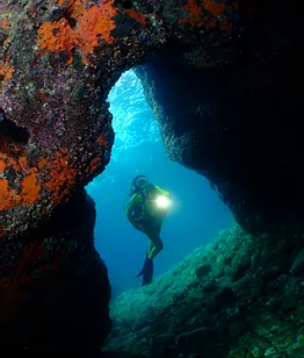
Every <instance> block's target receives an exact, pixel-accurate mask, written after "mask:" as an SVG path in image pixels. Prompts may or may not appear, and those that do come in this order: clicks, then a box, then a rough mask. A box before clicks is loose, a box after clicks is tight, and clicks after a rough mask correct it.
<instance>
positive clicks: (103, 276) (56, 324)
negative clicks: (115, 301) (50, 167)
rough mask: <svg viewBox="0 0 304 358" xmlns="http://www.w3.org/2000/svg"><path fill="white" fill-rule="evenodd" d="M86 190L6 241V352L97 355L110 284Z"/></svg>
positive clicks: (0, 332) (1, 331) (1, 282)
mask: <svg viewBox="0 0 304 358" xmlns="http://www.w3.org/2000/svg"><path fill="white" fill-rule="evenodd" d="M94 225H95V207H94V203H93V201H92V199H90V198H89V197H88V196H87V194H86V193H85V191H84V190H81V191H80V192H79V193H77V195H76V196H74V197H73V199H72V200H71V201H70V202H69V203H68V204H64V205H61V206H59V207H57V209H56V210H55V211H54V215H53V218H52V221H51V222H50V223H46V224H45V225H43V226H42V227H41V228H40V230H39V233H37V232H36V231H33V232H31V234H30V236H29V237H24V238H23V239H22V238H20V240H19V242H18V243H17V244H16V243H14V242H11V243H6V244H5V245H3V244H2V245H1V251H0V273H1V279H0V354H1V356H3V357H24V356H26V357H41V356H43V357H55V356H61V355H65V356H68V357H84V356H88V357H95V356H97V354H99V353H100V349H101V346H102V344H103V341H104V340H105V338H106V336H107V335H108V333H109V331H110V328H111V322H110V319H109V300H110V284H109V281H108V273H107V269H106V267H105V265H104V263H103V261H102V260H101V259H100V257H99V255H98V254H97V252H96V251H95V248H94V239H93V230H94Z"/></svg>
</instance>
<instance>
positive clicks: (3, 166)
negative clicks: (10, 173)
mask: <svg viewBox="0 0 304 358" xmlns="http://www.w3.org/2000/svg"><path fill="white" fill-rule="evenodd" d="M5 169H6V164H5V162H4V161H3V160H0V173H3V172H4V170H5Z"/></svg>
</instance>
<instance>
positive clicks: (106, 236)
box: [87, 71, 233, 298]
mask: <svg viewBox="0 0 304 358" xmlns="http://www.w3.org/2000/svg"><path fill="white" fill-rule="evenodd" d="M108 101H109V103H110V111H111V113H112V114H113V127H114V131H115V133H116V137H115V144H114V147H113V150H112V157H111V161H110V164H109V165H108V167H107V168H106V170H105V171H104V172H103V173H102V174H101V175H100V176H99V177H97V178H96V179H95V180H94V181H93V182H91V183H90V184H89V185H88V186H87V191H88V193H89V194H90V195H91V196H92V197H93V199H94V200H95V202H96V210H97V221H96V227H95V246H96V249H97V250H98V252H99V253H100V255H101V257H102V258H103V260H104V261H105V263H106V265H107V267H108V270H109V277H110V281H111V284H112V288H113V298H115V296H117V295H118V294H119V293H121V292H122V291H124V290H127V289H130V288H135V287H139V286H140V285H141V278H138V279H134V277H135V276H136V275H137V273H138V272H139V271H140V270H141V268H142V265H143V262H144V258H145V252H146V250H147V247H148V240H147V239H146V237H145V236H144V235H143V234H142V233H141V232H139V231H136V230H135V229H134V228H133V227H132V226H131V224H130V223H129V222H128V220H127V218H126V217H125V215H124V211H123V206H122V205H123V200H124V198H125V197H126V196H127V195H128V193H129V188H130V182H131V181H132V179H133V178H134V176H136V175H137V174H139V173H144V174H146V175H147V176H148V178H149V180H150V181H151V182H152V183H154V184H156V185H159V186H161V187H163V188H164V189H166V190H168V191H170V192H171V194H172V195H173V197H174V202H173V203H172V206H171V208H170V211H169V215H168V217H167V218H166V219H165V221H164V225H163V229H162V234H161V237H162V239H163V242H164V250H163V251H162V252H161V253H160V254H159V256H157V257H156V259H155V264H154V267H155V277H157V276H159V275H161V274H163V273H164V272H166V271H167V270H169V269H170V268H171V267H172V266H173V265H174V264H176V263H178V262H179V261H180V260H182V259H183V258H184V257H185V256H186V255H188V254H189V253H190V252H191V251H192V250H194V249H195V248H197V247H198V246H200V245H202V244H204V243H207V242H209V241H210V240H212V238H213V237H214V236H216V234H217V233H218V231H219V230H221V229H223V228H226V227H228V226H230V225H231V224H232V223H233V218H232V215H231V213H230V212H229V210H228V208H227V207H226V206H225V205H224V204H223V203H222V201H221V200H220V199H219V198H218V196H217V194H216V192H215V191H214V190H212V189H211V187H210V184H209V182H208V181H207V180H206V179H205V178H204V177H202V176H200V175H198V174H196V173H195V172H194V171H190V170H188V169H186V168H184V167H182V166H181V165H179V164H177V163H174V162H172V161H170V160H169V159H168V158H167V156H166V154H165V150H164V147H163V144H162V141H161V136H160V133H159V130H158V126H157V122H156V120H155V119H154V118H153V114H152V111H151V109H150V107H149V106H148V104H147V103H146V101H145V98H144V95H143V91H142V87H141V85H140V82H139V80H138V79H137V77H136V76H135V74H134V73H133V72H132V71H129V72H126V73H124V74H123V75H122V76H121V78H120V80H119V81H118V82H117V83H116V85H115V87H114V88H113V89H112V91H111V93H110V95H109V97H108Z"/></svg>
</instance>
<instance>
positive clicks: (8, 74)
mask: <svg viewBox="0 0 304 358" xmlns="http://www.w3.org/2000/svg"><path fill="white" fill-rule="evenodd" d="M13 72H14V68H13V66H10V65H8V64H6V63H3V62H1V61H0V81H1V79H2V80H11V79H12V78H13Z"/></svg>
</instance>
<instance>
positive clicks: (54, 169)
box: [45, 152, 77, 203]
mask: <svg viewBox="0 0 304 358" xmlns="http://www.w3.org/2000/svg"><path fill="white" fill-rule="evenodd" d="M48 167H49V168H50V173H49V175H50V176H51V180H49V181H48V182H47V183H46V184H45V186H46V187H47V189H48V190H49V191H50V192H52V194H53V196H52V202H53V203H59V202H61V201H62V200H63V198H64V197H65V196H66V194H67V193H68V191H69V190H70V187H71V186H72V185H73V184H74V181H75V176H76V174H77V170H76V169H74V168H73V165H72V164H71V163H69V161H68V156H67V155H66V153H65V152H63V153H60V152H57V158H56V159H55V160H54V162H53V163H49V164H48Z"/></svg>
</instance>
